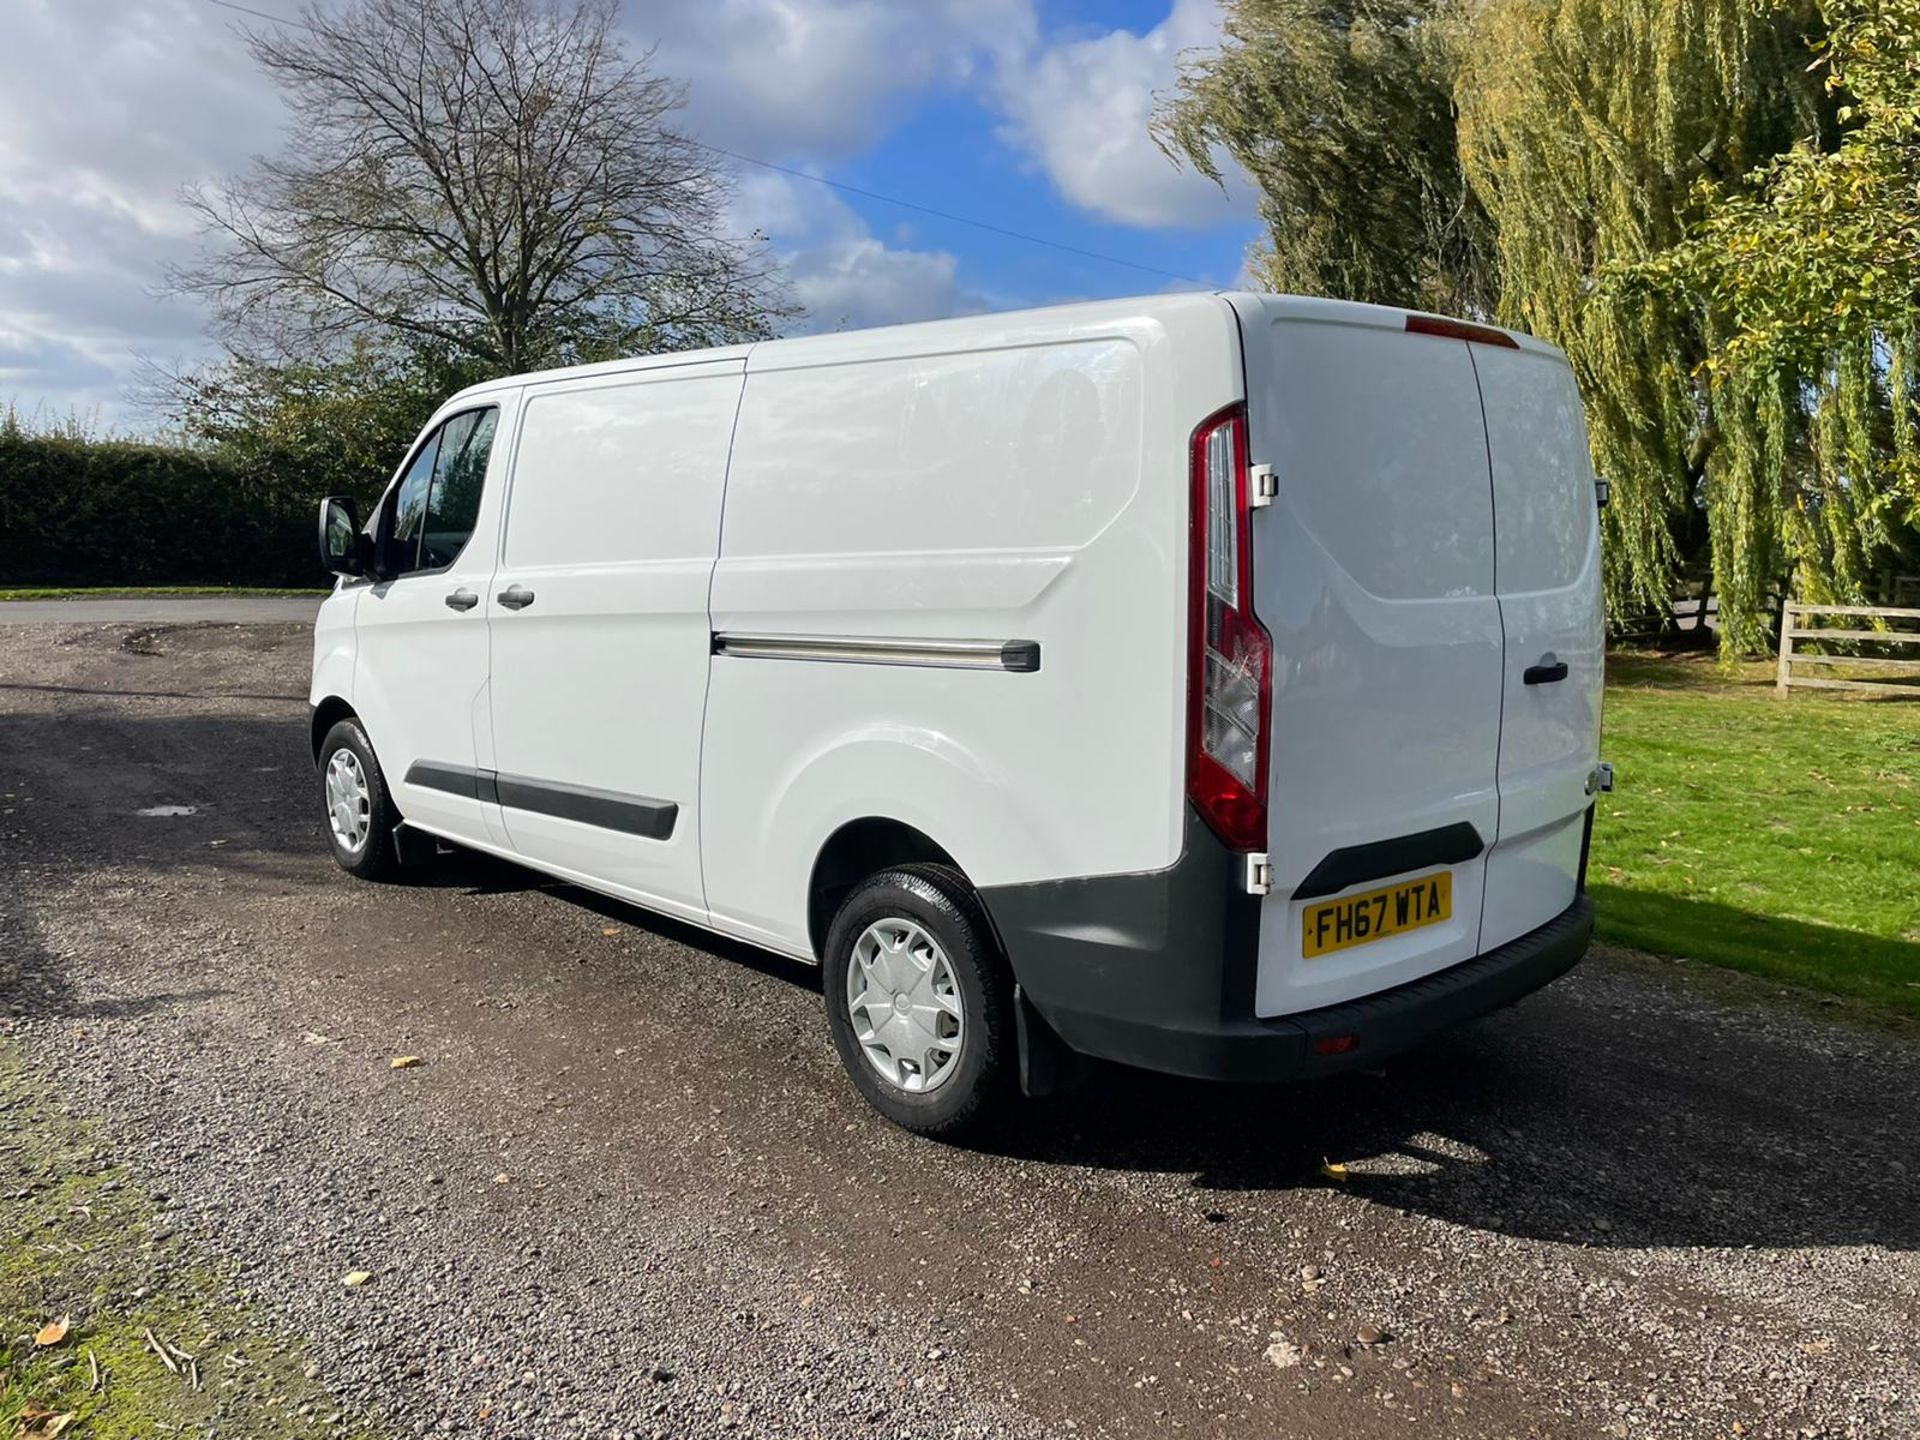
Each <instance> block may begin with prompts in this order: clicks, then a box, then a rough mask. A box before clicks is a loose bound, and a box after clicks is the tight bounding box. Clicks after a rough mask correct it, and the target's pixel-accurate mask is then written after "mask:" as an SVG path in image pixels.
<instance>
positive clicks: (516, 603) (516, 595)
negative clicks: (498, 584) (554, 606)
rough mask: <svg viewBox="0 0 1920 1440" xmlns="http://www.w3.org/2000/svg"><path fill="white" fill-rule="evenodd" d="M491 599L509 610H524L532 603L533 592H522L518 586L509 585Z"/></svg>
mask: <svg viewBox="0 0 1920 1440" xmlns="http://www.w3.org/2000/svg"><path fill="white" fill-rule="evenodd" d="M493 598H494V599H496V600H498V601H499V602H500V603H501V604H502V605H504V606H506V607H507V609H509V610H524V609H526V608H527V606H529V605H531V604H532V603H533V591H531V590H523V589H521V588H520V587H519V586H518V585H509V586H508V587H507V588H506V589H504V590H502V591H501V592H500V593H499V594H498V595H496V596H494V597H493Z"/></svg>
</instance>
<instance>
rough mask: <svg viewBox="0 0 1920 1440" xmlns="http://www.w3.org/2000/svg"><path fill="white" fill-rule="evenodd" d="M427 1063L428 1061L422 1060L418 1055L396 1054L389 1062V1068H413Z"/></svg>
mask: <svg viewBox="0 0 1920 1440" xmlns="http://www.w3.org/2000/svg"><path fill="white" fill-rule="evenodd" d="M426 1063H427V1062H426V1061H424V1060H422V1059H421V1058H420V1057H419V1056H418V1055H396V1056H394V1057H393V1059H391V1060H389V1061H388V1062H387V1068H388V1069H389V1070H411V1069H413V1068H414V1066H416V1065H424V1064H426Z"/></svg>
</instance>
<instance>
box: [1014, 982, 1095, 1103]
mask: <svg viewBox="0 0 1920 1440" xmlns="http://www.w3.org/2000/svg"><path fill="white" fill-rule="evenodd" d="M1013 1018H1014V1028H1015V1030H1017V1031H1018V1032H1019V1041H1020V1092H1021V1093H1022V1094H1023V1095H1030V1096H1036V1097H1037V1096H1041V1095H1052V1094H1054V1093H1056V1092H1058V1091H1061V1090H1070V1089H1072V1088H1073V1087H1074V1086H1076V1085H1078V1084H1079V1083H1080V1082H1081V1081H1082V1080H1085V1079H1086V1078H1087V1076H1088V1074H1089V1073H1090V1072H1091V1071H1092V1069H1093V1062H1092V1061H1091V1060H1089V1059H1088V1058H1087V1057H1086V1056H1084V1055H1082V1054H1080V1053H1079V1052H1078V1051H1077V1050H1072V1049H1069V1048H1068V1046H1067V1044H1066V1042H1065V1041H1063V1040H1062V1039H1061V1038H1060V1037H1059V1036H1058V1035H1057V1034H1055V1033H1054V1029H1053V1027H1052V1026H1051V1025H1049V1024H1048V1023H1047V1021H1046V1017H1045V1016H1043V1015H1042V1014H1041V1013H1040V1012H1039V1011H1038V1010H1036V1009H1034V1008H1033V1002H1032V1001H1031V1000H1029V999H1027V996H1026V992H1025V991H1024V990H1022V989H1021V988H1020V986H1019V985H1018V984H1015V985H1014V987H1013Z"/></svg>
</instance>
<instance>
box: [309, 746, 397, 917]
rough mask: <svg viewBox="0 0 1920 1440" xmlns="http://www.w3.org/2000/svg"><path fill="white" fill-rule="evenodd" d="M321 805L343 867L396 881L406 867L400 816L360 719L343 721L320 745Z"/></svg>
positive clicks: (367, 876)
mask: <svg viewBox="0 0 1920 1440" xmlns="http://www.w3.org/2000/svg"><path fill="white" fill-rule="evenodd" d="M320 803H321V805H322V807H324V809H325V811H326V817H327V838H328V839H329V840H331V841H332V842H333V858H334V859H335V860H336V861H337V862H339V865H340V868H341V869H342V870H345V871H346V872H347V873H348V874H350V875H358V876H359V877H360V878H361V879H362V880H385V879H389V878H391V877H392V876H393V874H394V872H395V871H397V870H398V869H399V868H400V862H399V859H398V857H397V856H396V855H395V854H394V848H393V827H394V825H395V824H396V823H397V821H398V818H399V817H398V816H397V815H395V813H394V810H393V801H392V800H391V798H389V796H388V795H387V780H386V776H385V775H383V774H381V772H380V762H379V761H378V760H377V759H375V758H374V754H373V744H372V742H371V741H369V740H368V739H367V732H366V731H365V730H362V729H361V728H360V722H359V721H358V720H355V719H351V718H349V719H346V720H342V721H340V722H339V723H338V724H336V725H335V726H334V727H333V728H332V729H331V730H329V731H327V738H326V739H325V740H323V741H321V742H320Z"/></svg>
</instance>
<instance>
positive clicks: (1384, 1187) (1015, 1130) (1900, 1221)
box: [987, 974, 1920, 1250]
mask: <svg viewBox="0 0 1920 1440" xmlns="http://www.w3.org/2000/svg"><path fill="white" fill-rule="evenodd" d="M1571 983H1572V984H1573V985H1577V986H1583V987H1596V988H1597V987H1600V986H1604V987H1605V988H1606V989H1608V990H1612V991H1619V992H1624V991H1626V990H1627V989H1628V988H1629V987H1634V986H1637V984H1638V982H1635V981H1632V980H1631V979H1629V978H1626V977H1621V976H1618V975H1611V974H1609V975H1605V976H1602V977H1591V976H1582V977H1580V978H1578V979H1576V980H1575V981H1573V982H1571ZM1646 989H1647V990H1648V991H1650V992H1651V993H1635V994H1632V995H1627V994H1624V993H1623V994H1620V995H1618V996H1616V997H1613V998H1616V999H1617V1000H1618V1001H1620V1002H1622V1005H1623V1007H1624V1008H1629V1009H1632V1010H1633V1012H1634V1013H1633V1016H1632V1018H1631V1020H1630V1021H1629V1022H1628V1023H1627V1024H1625V1025H1623V1026H1621V1027H1620V1028H1619V1029H1618V1030H1615V1029H1614V1028H1611V1027H1610V1026H1609V1025H1608V1020H1609V1018H1610V1017H1609V1016H1608V1014H1607V1008H1608V1007H1606V1006H1604V1005H1601V1006H1596V1005H1595V1004H1594V1003H1593V1000H1592V999H1591V997H1585V996H1583V997H1582V998H1581V999H1579V1000H1575V999H1572V998H1570V997H1569V996H1568V995H1567V994H1565V993H1562V992H1559V991H1556V990H1549V991H1547V992H1544V993H1543V994H1542V995H1540V996H1538V997H1536V998H1534V999H1533V1000H1531V1001H1529V1002H1527V1003H1526V1004H1524V1005H1522V1006H1521V1007H1519V1008H1518V1009H1517V1010H1514V1011H1509V1012H1507V1013H1506V1014H1504V1015H1501V1016H1498V1017H1495V1018H1493V1019H1491V1020H1488V1021H1485V1022H1482V1023H1481V1024H1479V1025H1477V1026H1475V1027H1472V1028H1470V1029H1468V1030H1466V1031H1463V1032H1461V1033H1460V1034H1458V1035H1456V1036H1453V1037H1450V1038H1449V1039H1447V1040H1446V1041H1444V1042H1441V1043H1438V1044H1436V1045H1434V1046H1433V1047H1431V1048H1429V1049H1427V1050H1424V1051H1420V1052H1417V1053H1415V1054H1413V1055H1409V1056H1404V1057H1401V1058H1399V1059H1397V1060H1395V1061H1394V1062H1392V1063H1391V1064H1390V1066H1389V1067H1388V1069H1387V1070H1386V1071H1385V1072H1383V1073H1377V1074H1358V1075H1350V1076H1346V1077H1342V1078H1340V1079H1338V1080H1330V1081H1326V1082H1322V1083H1319V1084H1313V1085H1300V1086H1287V1087H1235V1086H1226V1085H1220V1086H1215V1085H1206V1084H1201V1083H1198V1082H1189V1081H1179V1080H1172V1079H1167V1078H1162V1077H1156V1076H1152V1075H1147V1074H1144V1073H1140V1072H1134V1071H1126V1070H1122V1069H1120V1068H1118V1067H1109V1068H1103V1069H1101V1070H1100V1071H1098V1072H1097V1073H1096V1075H1095V1076H1094V1077H1093V1078H1091V1079H1090V1080H1089V1081H1088V1082H1087V1083H1086V1084H1085V1085H1084V1086H1082V1087H1081V1088H1080V1089H1078V1090H1076V1091H1074V1092H1071V1093H1069V1094H1067V1095H1064V1096H1060V1097H1056V1098H1054V1099H1052V1100H1050V1101H1047V1102H1043V1103H1040V1104H1036V1105H1034V1106H1033V1107H1032V1111H1031V1113H1030V1114H1027V1115H1025V1116H1021V1117H1019V1118H1017V1119H1016V1120H1015V1121H1014V1122H1013V1124H1012V1125H1011V1126H1009V1128H1008V1131H1007V1132H1006V1133H1004V1134H1002V1135H1000V1136H998V1137H997V1139H996V1140H995V1141H992V1142H989V1144H988V1146H987V1148H989V1149H991V1150H994V1151H996V1152H997V1153H999V1154H1002V1155H1004V1156H1007V1157H1010V1158H1014V1159H1019V1160H1024V1161H1031V1162H1041V1163H1048V1164H1071V1165H1090V1166H1097V1167H1102V1168H1119V1169H1125V1170H1155V1171H1171V1172H1174V1173H1180V1172H1183V1171H1190V1172H1192V1174H1193V1176H1194V1179H1193V1184H1194V1187H1195V1190H1196V1192H1197V1193H1196V1195H1195V1204H1196V1208H1197V1209H1200V1210H1203V1211H1206V1212H1210V1213H1211V1214H1212V1215H1219V1216H1224V1217H1225V1220H1224V1221H1223V1222H1217V1223H1230V1222H1231V1221H1232V1220H1233V1219H1234V1218H1250V1217H1253V1216H1257V1215H1258V1214H1260V1213H1261V1212H1262V1211H1264V1210H1265V1209H1267V1208H1268V1207H1270V1206H1272V1205H1274V1204H1275V1203H1276V1200H1277V1198H1278V1196H1279V1194H1280V1193H1282V1192H1285V1191H1288V1190H1293V1189H1299V1188H1306V1187H1322V1188H1342V1189H1346V1190H1349V1191H1351V1192H1352V1193H1355V1194H1358V1195H1361V1196H1365V1197H1367V1198H1368V1199H1371V1200H1374V1201H1377V1202H1378V1203H1380V1204H1382V1205H1387V1206H1392V1207H1394V1208H1396V1209H1402V1210H1406V1211H1409V1212H1412V1213H1416V1214H1422V1215H1427V1216H1430V1217H1432V1218H1435V1219H1438V1220H1444V1221H1448V1222H1450V1223H1453V1224H1457V1225H1462V1226H1469V1227H1474V1228H1480V1229H1497V1230H1501V1231H1504V1232H1505V1233H1509V1234H1515V1235H1521V1236H1527V1237H1531V1238H1535V1239H1546V1240H1565V1241H1574V1242H1578V1243H1584V1244H1590V1245H1596V1246H1620V1247H1628V1248H1640V1247H1649V1246H1682V1245H1685V1246H1701V1245H1704V1246H1727V1247H1738V1246H1744V1245H1765V1246H1828V1245H1884V1246H1888V1247H1891V1248H1895V1249H1903V1250H1909V1249H1916V1248H1920V1206H1916V1205H1914V1203H1913V1199H1912V1194H1913V1192H1912V1188H1911V1181H1912V1176H1910V1175H1909V1174H1908V1172H1907V1168H1906V1167H1907V1165H1908V1164H1909V1163H1911V1162H1912V1159H1913V1136H1914V1135H1915V1134H1920V1054H1916V1053H1915V1052H1914V1050H1913V1049H1912V1047H1910V1046H1902V1047H1898V1048H1894V1047H1887V1048H1884V1049H1879V1050H1878V1051H1877V1052H1876V1053H1875V1054H1873V1055H1872V1056H1871V1057H1869V1056H1868V1055H1867V1054H1865V1053H1862V1052H1865V1051H1867V1050H1868V1049H1869V1048H1870V1047H1875V1046H1876V1045H1877V1043H1878V1042H1876V1041H1875V1040H1874V1039H1873V1038H1872V1037H1870V1036H1867V1035H1864V1034H1863V1035H1858V1036H1854V1035H1851V1034H1849V1033H1848V1032H1843V1031H1837V1030H1836V1031H1834V1032H1832V1034H1831V1036H1830V1037H1828V1038H1829V1039H1831V1040H1832V1041H1833V1042H1834V1043H1835V1044H1837V1045H1839V1046H1840V1047H1841V1049H1839V1050H1826V1049H1821V1048H1817V1047H1814V1046H1812V1045H1808V1044H1805V1043H1797V1042H1793V1041H1782V1040H1780V1039H1779V1038H1777V1037H1776V1036H1774V1035H1773V1034H1772V1032H1771V1031H1770V1030H1769V1029H1768V1028H1767V1027H1766V1026H1764V1025H1753V1026H1743V1025H1738V1024H1736V1025H1730V1026H1727V1027H1725V1028H1721V1029H1718V1030H1716V1031H1715V1032H1714V1033H1713V1034H1711V1036H1708V1035H1703V1034H1701V1033H1698V1032H1697V1031H1696V1030H1695V1029H1694V1026H1693V1022H1694V1021H1696V1020H1698V1019H1699V1018H1700V1014H1699V1012H1698V1011H1697V1010H1695V1009H1694V1008H1693V1006H1692V1005H1691V1004H1689V1003H1687V1002H1684V1001H1683V1002H1681V1003H1677V1004H1663V1003H1662V1002H1663V1000H1665V999H1666V997H1665V996H1663V995H1662V993H1661V992H1660V991H1659V990H1658V989H1657V987H1653V986H1651V985H1649V986H1647V987H1646ZM1849 1044H1850V1045H1852V1046H1853V1047H1855V1048H1854V1049H1853V1050H1847V1049H1846V1048H1845V1047H1846V1046H1848V1045H1849ZM1869 1060H1870V1062H1871V1063H1870V1064H1859V1063H1855V1062H1862V1061H1869ZM1325 1161H1336V1162H1340V1163H1341V1164H1343V1165H1344V1166H1345V1167H1346V1170H1347V1174H1346V1177H1345V1178H1344V1179H1336V1178H1332V1177H1329V1176H1328V1175H1327V1174H1326V1173H1325V1172H1324V1171H1323V1170H1322V1168H1321V1166H1322V1163H1323V1162H1325Z"/></svg>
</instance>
